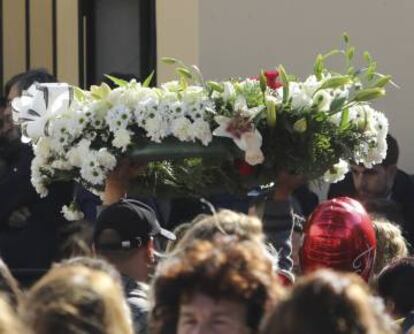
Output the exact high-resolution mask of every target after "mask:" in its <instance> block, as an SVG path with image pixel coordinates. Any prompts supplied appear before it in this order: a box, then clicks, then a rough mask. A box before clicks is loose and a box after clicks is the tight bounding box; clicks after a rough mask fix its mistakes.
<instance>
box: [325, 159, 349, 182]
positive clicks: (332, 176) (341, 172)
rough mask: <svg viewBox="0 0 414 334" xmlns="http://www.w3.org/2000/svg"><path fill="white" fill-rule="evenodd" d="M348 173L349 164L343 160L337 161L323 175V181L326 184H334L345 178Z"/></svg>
mask: <svg viewBox="0 0 414 334" xmlns="http://www.w3.org/2000/svg"><path fill="white" fill-rule="evenodd" d="M348 171H349V164H348V162H346V161H345V160H342V159H339V161H338V163H336V164H335V165H333V166H332V167H331V168H330V169H328V170H327V171H326V173H325V174H324V175H323V180H324V181H325V182H328V183H336V182H339V181H341V180H343V179H344V178H345V175H346V173H348Z"/></svg>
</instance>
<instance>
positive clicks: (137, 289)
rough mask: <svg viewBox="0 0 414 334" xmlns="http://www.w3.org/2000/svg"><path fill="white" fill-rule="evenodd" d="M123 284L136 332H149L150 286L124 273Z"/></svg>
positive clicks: (139, 333) (141, 333)
mask: <svg viewBox="0 0 414 334" xmlns="http://www.w3.org/2000/svg"><path fill="white" fill-rule="evenodd" d="M122 284H123V286H124V293H125V296H126V300H127V303H128V306H129V307H130V309H131V315H132V321H133V325H134V331H135V334H146V333H148V320H147V319H148V312H149V302H148V291H149V286H148V285H147V284H145V283H142V282H136V281H134V280H133V279H132V278H130V277H128V276H126V275H122Z"/></svg>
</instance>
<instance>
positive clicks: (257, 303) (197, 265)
mask: <svg viewBox="0 0 414 334" xmlns="http://www.w3.org/2000/svg"><path fill="white" fill-rule="evenodd" d="M195 293H202V294H204V295H206V296H208V297H210V298H212V299H215V300H219V299H228V300H232V301H236V302H241V303H242V304H244V305H246V310H247V314H248V317H247V319H246V325H247V326H248V327H249V328H251V329H252V330H253V331H256V330H257V329H258V327H259V324H260V322H261V320H262V318H263V316H264V314H265V311H266V310H267V309H268V307H269V305H272V304H273V303H274V301H275V300H277V297H278V295H279V294H280V293H281V290H280V287H279V286H278V285H277V281H276V279H275V278H274V273H273V270H272V263H271V261H270V259H269V258H268V257H267V256H266V253H265V250H264V248H263V244H261V243H259V242H254V241H243V242H234V241H232V242H224V241H223V242H215V243H212V242H209V241H197V242H195V243H193V244H190V245H189V246H188V247H187V248H185V249H182V251H181V252H179V253H176V254H175V255H173V256H172V257H170V258H168V259H167V260H165V261H164V262H163V263H160V265H159V267H158V270H157V272H156V275H155V279H154V282H153V308H152V311H151V317H150V327H151V333H154V334H161V333H162V334H169V333H176V330H177V323H178V320H179V308H180V303H181V302H182V301H183V298H185V299H188V298H191V296H193V295H194V294H195Z"/></svg>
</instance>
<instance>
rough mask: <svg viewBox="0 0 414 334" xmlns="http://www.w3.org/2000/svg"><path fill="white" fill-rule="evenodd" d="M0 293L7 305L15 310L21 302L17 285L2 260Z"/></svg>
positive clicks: (20, 294) (20, 293)
mask: <svg viewBox="0 0 414 334" xmlns="http://www.w3.org/2000/svg"><path fill="white" fill-rule="evenodd" d="M0 293H1V294H3V296H4V298H7V301H8V303H9V304H10V305H11V306H12V307H13V308H15V309H16V308H17V306H18V305H19V303H20V302H21V299H22V292H21V290H20V288H19V284H18V283H17V281H16V279H15V278H14V277H13V276H12V274H11V272H10V270H9V268H8V267H7V265H6V264H5V263H4V262H3V260H2V259H0Z"/></svg>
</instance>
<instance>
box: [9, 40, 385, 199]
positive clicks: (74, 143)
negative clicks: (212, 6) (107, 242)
mask: <svg viewBox="0 0 414 334" xmlns="http://www.w3.org/2000/svg"><path fill="white" fill-rule="evenodd" d="M337 55H339V56H343V57H344V64H345V66H344V67H345V70H344V71H343V73H339V72H335V71H331V70H328V69H327V68H326V67H325V61H326V59H327V58H328V57H331V56H337ZM353 56H354V48H353V47H352V46H351V45H349V43H348V39H347V38H345V47H344V49H343V50H335V51H333V52H330V53H328V54H325V55H319V56H318V57H317V60H316V62H315V64H314V73H313V74H312V75H311V76H309V77H308V78H307V79H306V80H304V81H300V80H299V79H297V78H295V77H294V76H293V75H291V74H288V73H286V71H285V70H284V68H283V66H280V67H279V68H278V70H277V71H268V72H262V73H260V74H259V75H258V77H257V78H250V79H243V78H242V79H240V78H238V79H230V80H226V81H205V80H204V79H203V76H202V73H201V72H200V71H199V70H198V68H197V67H195V66H187V65H185V64H183V63H181V62H180V61H178V60H176V59H171V58H167V59H165V62H167V63H170V64H172V65H173V66H175V67H176V71H177V74H178V80H177V81H172V82H167V83H163V84H161V85H160V86H159V87H155V88H150V87H149V83H150V81H151V77H150V78H148V79H147V80H146V81H145V82H143V83H139V82H136V81H134V80H132V81H130V82H126V81H122V80H119V79H117V78H112V77H110V79H112V80H113V81H114V82H115V83H116V84H117V85H118V87H117V88H115V89H111V88H110V87H109V86H108V85H106V84H102V85H101V86H92V87H91V88H90V89H89V90H81V89H79V88H77V87H71V86H69V85H67V84H35V85H33V86H32V87H30V89H29V90H28V91H26V92H24V93H23V96H22V97H21V98H18V99H16V100H14V101H13V108H14V111H15V115H14V116H15V120H16V121H17V122H19V123H20V124H21V125H22V130H23V135H24V136H26V137H28V139H29V140H31V141H32V144H33V148H34V154H35V158H34V160H33V163H32V182H33V185H34V187H35V188H36V190H37V191H38V192H39V194H40V195H42V196H45V195H47V188H48V185H49V184H50V183H51V182H53V181H54V180H57V179H59V180H62V179H75V180H77V181H79V182H81V183H82V184H84V185H85V186H86V187H87V188H88V189H90V190H91V191H93V192H95V193H99V192H101V191H102V190H103V187H104V184H105V179H106V177H107V175H108V173H109V172H111V171H112V170H113V169H114V168H115V167H116V165H117V163H118V162H119V161H120V160H121V159H124V158H125V157H129V158H132V159H135V160H137V161H141V162H143V163H145V166H146V167H145V169H144V170H143V172H142V173H141V175H140V176H139V177H138V178H137V180H136V184H137V185H138V187H137V188H138V189H140V191H141V192H143V193H144V194H148V193H150V194H153V195H162V194H165V193H169V194H171V193H181V194H182V193H184V194H200V195H204V194H206V193H208V192H211V191H216V190H217V189H219V190H220V191H229V192H235V191H242V192H243V191H246V189H248V188H249V187H252V186H254V185H258V184H265V183H268V182H271V181H273V180H274V178H275V176H276V175H277V173H278V172H279V171H286V170H288V171H290V172H293V173H298V174H302V175H305V176H307V178H308V179H312V180H313V179H319V178H324V179H325V181H328V182H335V181H337V180H340V179H341V178H343V177H344V175H345V173H346V172H347V171H348V165H349V163H350V162H356V163H362V164H364V165H366V166H372V165H373V164H376V163H379V162H381V161H382V159H383V158H384V157H385V153H386V141H385V138H386V134H387V131H388V122H387V119H386V117H385V116H384V114H383V113H381V112H378V111H376V110H374V109H373V108H372V107H371V105H370V102H371V101H372V100H374V99H376V98H378V97H380V96H382V95H384V93H385V91H384V86H385V85H386V84H387V83H388V82H389V81H390V77H389V76H384V75H382V74H379V73H378V72H377V71H376V63H375V62H374V61H373V60H372V58H371V56H370V55H369V54H368V53H365V55H364V56H365V60H366V67H364V68H354V67H353V66H352V59H353Z"/></svg>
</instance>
